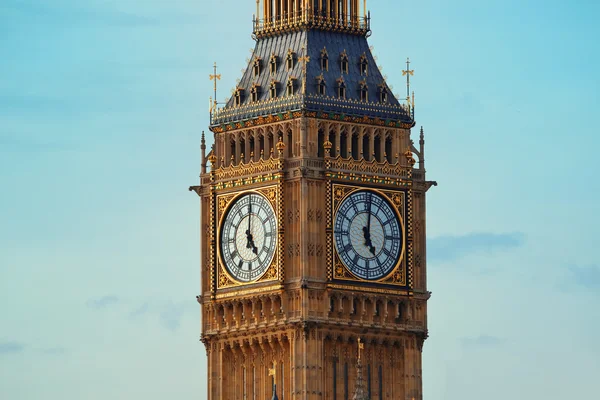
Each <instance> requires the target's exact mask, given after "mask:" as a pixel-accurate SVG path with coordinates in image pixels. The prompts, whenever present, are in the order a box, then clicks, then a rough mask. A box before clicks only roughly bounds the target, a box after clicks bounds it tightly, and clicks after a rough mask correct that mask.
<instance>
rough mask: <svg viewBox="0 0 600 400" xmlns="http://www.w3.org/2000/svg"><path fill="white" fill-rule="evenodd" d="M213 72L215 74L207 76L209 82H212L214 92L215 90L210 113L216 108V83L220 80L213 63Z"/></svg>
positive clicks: (215, 65)
mask: <svg viewBox="0 0 600 400" xmlns="http://www.w3.org/2000/svg"><path fill="white" fill-rule="evenodd" d="M213 70H214V72H215V73H214V74H211V75H209V76H208V77H209V79H210V80H211V81H214V90H215V97H214V103H213V106H212V108H211V111H212V110H213V109H216V108H217V81H219V80H221V74H217V63H215V64H214V65H213Z"/></svg>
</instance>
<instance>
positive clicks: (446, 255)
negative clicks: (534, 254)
mask: <svg viewBox="0 0 600 400" xmlns="http://www.w3.org/2000/svg"><path fill="white" fill-rule="evenodd" d="M524 243H525V235H524V234H523V233H519V232H515V233H488V232H479V233H470V234H468V235H463V236H450V235H448V236H438V237H434V238H431V239H429V240H428V241H427V250H428V252H427V253H428V257H429V259H430V260H443V261H451V260H456V259H458V258H461V257H464V256H466V255H469V254H472V253H492V252H496V251H503V250H509V249H513V248H517V247H520V246H522V245H523V244H524Z"/></svg>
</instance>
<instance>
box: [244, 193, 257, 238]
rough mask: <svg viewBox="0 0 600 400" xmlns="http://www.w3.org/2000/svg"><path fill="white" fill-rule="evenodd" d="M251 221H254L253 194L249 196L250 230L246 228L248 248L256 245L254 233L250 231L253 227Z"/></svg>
mask: <svg viewBox="0 0 600 400" xmlns="http://www.w3.org/2000/svg"><path fill="white" fill-rule="evenodd" d="M251 223H252V196H248V230H246V240H247V242H246V248H247V249H253V248H254V247H255V246H254V240H253V239H252V233H251V231H250V228H251V226H252V225H251Z"/></svg>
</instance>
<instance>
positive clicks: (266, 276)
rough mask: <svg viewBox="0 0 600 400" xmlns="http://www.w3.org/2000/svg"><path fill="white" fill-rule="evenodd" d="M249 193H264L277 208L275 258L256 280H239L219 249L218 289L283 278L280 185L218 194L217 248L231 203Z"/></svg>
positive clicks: (277, 280) (219, 245)
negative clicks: (230, 270)
mask: <svg viewBox="0 0 600 400" xmlns="http://www.w3.org/2000/svg"><path fill="white" fill-rule="evenodd" d="M249 193H258V194H260V195H262V196H263V197H264V198H265V199H266V200H267V201H268V202H269V204H270V205H271V207H273V210H275V215H276V219H277V233H276V235H277V242H276V244H275V246H276V248H277V249H276V251H275V255H274V256H273V259H272V261H271V263H270V265H269V267H268V268H267V269H266V270H265V272H264V273H263V274H262V275H261V276H260V277H259V278H258V279H256V280H253V281H251V282H241V281H238V280H237V279H236V278H235V277H233V276H232V275H231V274H230V273H229V271H228V270H227V268H226V267H225V265H224V261H223V258H222V255H221V254H220V250H219V251H218V253H219V254H218V272H217V290H219V289H227V288H233V287H240V286H246V285H252V284H255V283H263V282H279V281H281V280H282V278H283V265H282V260H281V253H282V251H283V250H282V243H283V241H284V237H283V229H282V228H281V224H282V223H283V221H282V218H281V202H280V199H281V193H280V187H279V185H272V186H266V187H261V188H256V189H253V190H245V191H241V192H233V193H222V194H219V195H217V215H216V220H217V221H218V227H219V228H218V231H217V235H216V237H217V246H216V247H217V249H220V248H221V243H220V240H221V227H222V225H223V222H224V218H225V216H226V215H227V210H228V209H229V207H230V205H231V204H233V203H234V202H235V200H236V199H238V198H240V197H241V196H244V195H246V194H249Z"/></svg>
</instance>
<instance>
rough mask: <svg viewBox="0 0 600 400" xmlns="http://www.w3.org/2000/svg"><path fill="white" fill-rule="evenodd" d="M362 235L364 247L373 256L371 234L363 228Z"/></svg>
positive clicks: (373, 249) (373, 247)
mask: <svg viewBox="0 0 600 400" xmlns="http://www.w3.org/2000/svg"><path fill="white" fill-rule="evenodd" d="M363 234H364V236H365V246H367V247H368V248H369V251H370V252H371V253H373V255H375V246H373V242H371V232H370V230H369V228H368V227H366V226H365V227H364V228H363Z"/></svg>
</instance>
